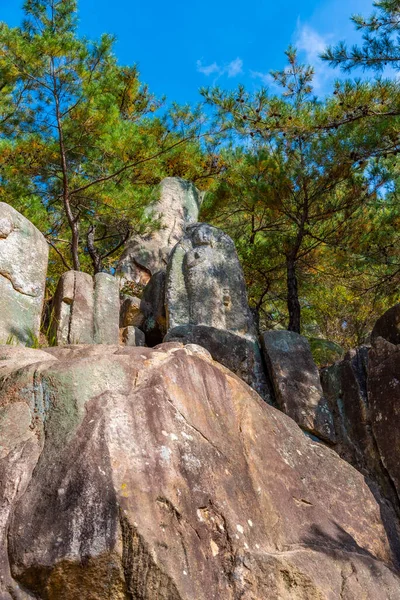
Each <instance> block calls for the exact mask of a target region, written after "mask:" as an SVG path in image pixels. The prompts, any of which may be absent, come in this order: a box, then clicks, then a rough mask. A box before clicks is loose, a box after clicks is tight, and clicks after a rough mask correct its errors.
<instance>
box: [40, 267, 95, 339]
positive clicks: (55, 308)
mask: <svg viewBox="0 0 400 600" xmlns="http://www.w3.org/2000/svg"><path fill="white" fill-rule="evenodd" d="M93 334H94V290H93V278H92V277H91V275H89V274H88V273H83V272H81V271H67V272H66V273H64V274H63V275H62V276H61V277H60V281H59V282H58V286H57V290H56V293H55V296H54V299H53V302H52V314H51V328H50V340H51V342H52V343H55V344H57V345H64V344H93Z"/></svg>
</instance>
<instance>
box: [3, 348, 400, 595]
mask: <svg viewBox="0 0 400 600" xmlns="http://www.w3.org/2000/svg"><path fill="white" fill-rule="evenodd" d="M0 359H1V360H0V377H1V378H2V386H1V391H0V406H1V407H2V408H1V411H3V413H2V416H3V415H4V411H5V413H6V414H7V415H8V417H7V419H8V420H7V421H6V422H7V423H9V422H12V423H14V427H17V429H15V430H14V433H12V432H11V430H10V429H9V427H8V426H7V427H6V431H7V432H9V435H8V436H5V437H3V438H2V454H1V456H2V461H1V463H0V464H1V467H0V468H1V469H2V473H6V481H7V484H6V486H5V487H4V488H3V491H2V493H3V494H4V498H5V499H4V503H3V504H1V507H2V509H1V510H2V512H1V518H0V524H1V527H2V530H1V543H2V546H1V554H0V557H1V569H2V571H1V578H0V586H1V592H0V596H1V598H2V600H14V599H15V598H28V597H29V598H32V597H34V598H37V599H38V600H41V599H43V600H60V599H61V598H62V599H63V600H76V599H77V598H81V599H82V600H89V599H90V600H105V599H111V598H112V599H113V600H117V599H120V600H129V599H131V598H141V599H142V600H163V599H164V600H193V599H196V600H213V599H214V600H222V599H223V600H234V599H237V598H242V599H243V600H254V599H261V598H262V599H263V600H264V599H267V598H271V599H272V598H274V599H277V600H338V598H340V599H341V600H354V599H357V600H358V599H361V598H368V599H369V598H373V599H374V600H388V599H390V600H399V598H400V579H399V576H398V575H397V574H396V572H395V571H394V564H395V563H396V561H397V558H398V557H397V558H396V557H394V556H393V552H392V550H391V548H390V540H389V539H388V535H387V532H386V531H385V527H384V525H383V523H382V520H381V516H380V509H379V506H378V504H377V502H376V500H375V498H374V496H373V494H372V493H371V491H370V490H369V488H368V487H367V486H366V484H365V481H364V477H363V476H362V475H361V474H360V473H358V472H357V471H356V470H355V469H354V468H353V467H351V466H350V465H349V464H347V463H345V462H344V461H342V460H341V459H340V458H339V456H338V455H337V454H336V453H335V452H333V451H332V450H330V449H328V448H326V447H325V446H323V445H322V444H319V443H314V442H313V441H311V440H310V439H309V438H307V437H306V436H305V435H304V434H303V433H302V431H301V430H300V429H299V427H298V426H297V425H296V424H295V423H294V421H293V420H292V419H290V418H289V417H287V416H286V415H284V414H283V413H281V412H279V411H277V410H276V409H274V408H272V407H270V406H268V405H267V404H266V403H265V402H263V401H261V399H260V398H259V397H258V395H257V394H256V393H255V392H253V391H252V390H251V389H250V388H249V387H248V386H247V385H246V384H245V383H243V382H242V381H241V380H240V379H238V378H237V377H235V376H234V375H233V374H232V373H230V372H229V371H228V370H227V369H225V368H224V367H222V366H220V365H218V364H217V363H215V362H214V361H213V360H212V359H211V358H210V357H209V355H208V354H207V352H206V351H204V350H203V349H202V348H199V347H196V346H190V345H189V346H187V347H182V345H180V344H176V343H170V344H164V345H162V346H160V347H158V348H155V349H149V348H118V347H112V346H89V347H84V346H78V347H60V348H52V349H49V352H48V353H45V352H42V351H33V350H27V351H26V353H25V351H21V349H13V348H2V349H1V355H0ZM0 422H1V421H0ZM3 422H4V421H3ZM21 472H22V473H23V477H21Z"/></svg>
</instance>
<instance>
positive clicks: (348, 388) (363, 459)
mask: <svg viewBox="0 0 400 600" xmlns="http://www.w3.org/2000/svg"><path fill="white" fill-rule="evenodd" d="M367 377H368V348H367V347H366V346H363V347H361V348H357V349H356V350H351V351H350V352H348V353H347V354H346V355H345V357H344V358H343V360H341V361H339V362H337V363H335V364H334V365H332V366H331V367H326V368H324V369H322V371H321V383H322V388H323V392H324V395H325V397H326V398H327V400H328V402H329V406H330V410H331V413H332V415H333V419H334V423H335V431H336V444H335V450H336V451H337V452H339V454H340V456H341V457H342V458H344V459H345V460H347V461H348V462H349V463H351V464H352V465H354V466H355V467H356V468H357V469H358V470H361V471H363V472H369V473H374V472H375V473H376V471H377V470H378V469H379V463H380V458H379V456H378V454H377V448H376V443H375V440H374V437H373V433H372V422H371V414H370V409H369V400H368V388H367Z"/></svg>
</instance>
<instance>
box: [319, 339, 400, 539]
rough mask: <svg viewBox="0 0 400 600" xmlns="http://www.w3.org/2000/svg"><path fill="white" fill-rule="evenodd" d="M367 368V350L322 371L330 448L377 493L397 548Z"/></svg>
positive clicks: (392, 497) (395, 508)
mask: <svg viewBox="0 0 400 600" xmlns="http://www.w3.org/2000/svg"><path fill="white" fill-rule="evenodd" d="M368 364H369V360H368V348H367V347H366V346H362V347H361V348H357V349H356V350H351V351H349V352H348V353H347V354H346V355H345V357H344V359H343V360H342V361H340V362H337V363H336V364H334V365H332V366H331V367H328V368H325V369H323V370H322V371H321V384H322V388H323V392H324V396H325V397H326V399H327V400H328V402H329V405H330V407H331V411H332V415H333V419H334V424H335V431H336V442H335V444H334V446H333V448H334V449H335V451H336V452H337V453H338V454H339V455H340V456H341V458H343V459H344V460H346V461H347V462H349V463H350V464H352V465H353V466H354V467H356V469H358V470H359V471H360V472H361V473H363V474H364V475H365V477H366V478H367V480H368V481H369V484H370V486H371V489H373V488H374V487H375V488H376V489H379V493H378V494H376V498H377V500H378V502H379V503H380V506H381V515H382V518H383V519H384V520H385V523H386V530H387V531H391V534H390V537H391V540H392V544H393V545H394V546H396V547H398V539H399V534H398V529H399V518H398V515H399V514H400V503H399V498H398V496H397V494H396V492H395V490H394V487H393V483H392V481H391V479H390V476H389V473H388V471H387V469H386V468H385V466H384V464H383V462H382V458H381V455H380V452H379V448H378V445H377V442H376V439H375V436H374V430H373V421H372V418H373V417H372V414H371V407H370V400H369V393H368V380H367V378H368ZM381 498H385V500H384V501H382V500H381ZM396 512H397V514H396Z"/></svg>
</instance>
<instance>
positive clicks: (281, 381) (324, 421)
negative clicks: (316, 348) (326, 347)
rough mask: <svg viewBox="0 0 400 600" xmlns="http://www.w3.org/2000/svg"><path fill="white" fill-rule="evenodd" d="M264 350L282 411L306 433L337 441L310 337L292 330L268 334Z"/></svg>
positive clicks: (263, 339) (264, 337) (277, 400)
mask: <svg viewBox="0 0 400 600" xmlns="http://www.w3.org/2000/svg"><path fill="white" fill-rule="evenodd" d="M262 347H263V351H264V357H265V362H266V365H267V367H268V372H269V376H270V380H271V382H272V385H273V389H274V393H275V399H276V402H277V404H278V406H279V408H280V409H281V410H283V412H285V413H286V414H287V415H288V416H289V417H291V418H292V419H293V420H294V421H296V423H298V424H299V425H300V427H302V428H303V429H304V430H305V431H309V432H311V433H314V434H315V435H317V436H318V437H321V438H322V439H324V440H328V441H330V442H334V441H335V428H334V424H333V418H332V414H331V411H330V408H329V406H328V403H327V401H326V399H325V398H324V395H323V391H322V388H321V383H320V378H319V373H318V369H317V367H316V365H315V363H314V360H313V357H312V354H311V349H310V345H309V343H308V341H307V340H306V338H304V337H303V336H301V335H299V334H297V333H294V332H292V331H283V330H282V331H267V332H266V333H264V334H263V336H262Z"/></svg>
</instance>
